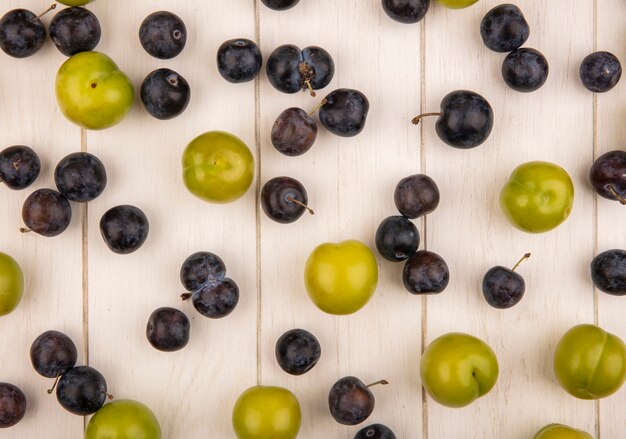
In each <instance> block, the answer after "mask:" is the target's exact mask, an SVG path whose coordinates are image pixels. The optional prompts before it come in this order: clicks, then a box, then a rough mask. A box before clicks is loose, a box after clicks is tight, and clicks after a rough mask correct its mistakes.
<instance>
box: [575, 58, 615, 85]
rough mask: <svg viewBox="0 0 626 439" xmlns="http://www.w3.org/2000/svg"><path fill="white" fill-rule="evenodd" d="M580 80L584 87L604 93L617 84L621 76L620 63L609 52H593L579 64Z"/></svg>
mask: <svg viewBox="0 0 626 439" xmlns="http://www.w3.org/2000/svg"><path fill="white" fill-rule="evenodd" d="M579 75H580V80H581V81H582V83H583V85H584V86H585V88H586V89H587V90H589V91H592V92H594V93H604V92H607V91H609V90H611V89H612V88H613V87H615V86H616V85H617V83H618V82H619V80H620V78H621V77H622V65H621V64H620V62H619V59H617V57H616V56H615V55H613V54H612V53H609V52H594V53H592V54H590V55H587V56H586V57H585V59H584V60H583V62H582V63H581V64H580V70H579Z"/></svg>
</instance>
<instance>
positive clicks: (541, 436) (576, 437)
mask: <svg viewBox="0 0 626 439" xmlns="http://www.w3.org/2000/svg"><path fill="white" fill-rule="evenodd" d="M533 439H593V436H591V435H590V434H589V433H585V432H584V431H581V430H577V429H575V428H572V427H567V426H565V425H561V424H550V425H546V426H545V427H543V428H542V429H541V430H539V431H538V432H537V434H536V435H535V436H534V437H533Z"/></svg>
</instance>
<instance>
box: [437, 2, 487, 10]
mask: <svg viewBox="0 0 626 439" xmlns="http://www.w3.org/2000/svg"><path fill="white" fill-rule="evenodd" d="M437 2H439V4H441V5H443V6H445V7H446V8H450V9H463V8H467V7H469V6H472V5H473V4H474V3H476V2H478V0H437Z"/></svg>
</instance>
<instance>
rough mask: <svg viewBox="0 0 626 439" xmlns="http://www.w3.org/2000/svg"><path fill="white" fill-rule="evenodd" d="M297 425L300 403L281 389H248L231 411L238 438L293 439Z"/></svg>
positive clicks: (298, 425) (299, 418)
mask: <svg viewBox="0 0 626 439" xmlns="http://www.w3.org/2000/svg"><path fill="white" fill-rule="evenodd" d="M301 423H302V412H301V410H300V403H299V402H298V400H297V399H296V397H295V395H294V394H293V393H291V392H290V391H289V390H287V389H284V388H282V387H270V386H254V387H250V388H249V389H248V390H246V391H245V392H243V393H242V394H241V395H240V396H239V398H238V399H237V402H236V403H235V407H234V408H233V429H234V430H235V434H236V435H237V438H238V439H269V438H272V439H295V438H296V437H297V436H298V432H299V431H300V424H301Z"/></svg>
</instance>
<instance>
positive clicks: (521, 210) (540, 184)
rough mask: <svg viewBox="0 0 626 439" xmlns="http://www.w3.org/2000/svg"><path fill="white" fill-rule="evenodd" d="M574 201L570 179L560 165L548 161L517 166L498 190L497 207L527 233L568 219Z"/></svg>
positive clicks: (556, 224)
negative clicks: (498, 204)
mask: <svg viewBox="0 0 626 439" xmlns="http://www.w3.org/2000/svg"><path fill="white" fill-rule="evenodd" d="M573 204H574V184H573V183H572V179H571V178H570V176H569V175H568V174H567V172H565V170H564V169H563V168H561V167H560V166H558V165H555V164H553V163H548V162H539V161H537V162H527V163H524V164H522V165H520V166H518V167H517V168H515V170H514V171H513V173H512V174H511V177H509V180H508V182H507V183H506V184H505V186H504V187H503V188H502V191H501V192H500V207H501V208H502V211H503V212H504V214H505V215H506V217H507V218H508V219H509V221H510V222H511V223H512V224H513V225H514V226H515V227H517V228H518V229H520V230H523V231H525V232H529V233H543V232H547V231H549V230H552V229H554V228H555V227H557V226H558V225H560V224H561V223H562V222H563V221H565V220H566V219H567V217H568V216H569V214H570V213H571V211H572V206H573Z"/></svg>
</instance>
